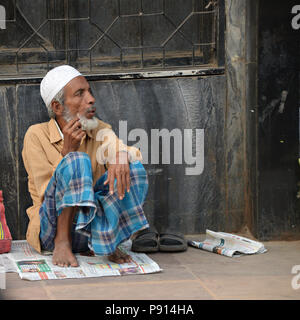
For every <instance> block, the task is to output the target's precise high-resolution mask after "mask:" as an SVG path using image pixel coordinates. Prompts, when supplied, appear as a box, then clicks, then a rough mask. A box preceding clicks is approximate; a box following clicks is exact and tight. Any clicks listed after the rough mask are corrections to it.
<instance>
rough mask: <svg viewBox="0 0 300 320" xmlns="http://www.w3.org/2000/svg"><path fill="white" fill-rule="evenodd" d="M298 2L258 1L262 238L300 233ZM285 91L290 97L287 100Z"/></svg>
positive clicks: (259, 215) (260, 212) (259, 194)
mask: <svg viewBox="0 0 300 320" xmlns="http://www.w3.org/2000/svg"><path fill="white" fill-rule="evenodd" d="M297 2H298V4H299V1H271V0H263V1H260V3H259V48H258V49H259V64H258V69H259V73H258V106H259V123H258V126H259V127H258V135H259V136H258V138H259V145H258V148H259V158H258V162H259V167H258V170H259V176H258V177H259V178H258V183H259V192H258V196H259V201H258V216H257V226H258V235H259V237H260V238H261V239H270V238H280V237H282V238H284V236H293V235H294V236H297V237H299V233H300V207H299V203H298V202H299V200H297V198H296V195H297V183H298V182H299V178H300V176H299V164H298V146H299V77H298V74H299V71H300V68H299V64H300V58H299V49H300V43H299V38H300V37H299V31H296V30H293V29H292V26H291V19H292V15H291V10H292V7H293V6H294V5H296V4H297ZM285 95H286V99H285Z"/></svg>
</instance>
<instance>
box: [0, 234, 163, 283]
mask: <svg viewBox="0 0 300 320" xmlns="http://www.w3.org/2000/svg"><path fill="white" fill-rule="evenodd" d="M120 247H121V250H123V251H124V252H126V253H128V254H129V255H130V256H131V257H132V260H133V262H131V263H123V264H117V263H113V262H111V261H109V260H108V259H107V258H106V257H104V256H82V255H80V254H76V258H77V261H78V263H79V266H78V267H68V268H67V267H65V268H63V267H59V266H56V265H54V264H53V263H52V255H49V254H48V255H41V254H39V253H38V252H37V251H36V250H34V249H33V248H32V247H31V246H30V245H29V244H28V243H27V241H26V240H16V241H12V246H11V252H10V253H7V254H2V255H1V256H0V257H1V259H0V265H1V264H2V265H3V266H4V267H5V270H6V272H18V274H19V276H20V278H21V279H24V280H47V279H68V278H91V277H104V276H121V275H129V274H145V273H155V272H160V271H162V269H160V267H159V265H158V264H157V263H156V262H154V261H153V260H152V259H150V258H149V257H148V256H147V255H146V254H144V253H135V252H132V251H130V248H131V241H130V240H129V241H127V242H124V243H123V244H122V245H121V246H120Z"/></svg>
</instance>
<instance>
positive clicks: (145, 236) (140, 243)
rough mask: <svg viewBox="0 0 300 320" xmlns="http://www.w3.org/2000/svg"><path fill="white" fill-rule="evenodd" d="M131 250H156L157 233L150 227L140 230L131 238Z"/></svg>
mask: <svg viewBox="0 0 300 320" xmlns="http://www.w3.org/2000/svg"><path fill="white" fill-rule="evenodd" d="M131 251H133V252H157V251H158V233H157V232H156V231H154V230H151V229H149V228H148V229H144V230H142V231H141V232H140V233H139V234H138V235H137V237H136V238H135V239H134V240H132V247H131Z"/></svg>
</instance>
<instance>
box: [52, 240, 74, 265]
mask: <svg viewBox="0 0 300 320" xmlns="http://www.w3.org/2000/svg"><path fill="white" fill-rule="evenodd" d="M52 262H53V264H55V265H57V266H60V267H69V266H71V267H78V262H77V259H76V258H75V256H74V254H73V253H72V249H71V245H70V243H69V242H68V241H56V242H55V248H54V251H53V258H52Z"/></svg>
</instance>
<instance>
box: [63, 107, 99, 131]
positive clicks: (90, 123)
mask: <svg viewBox="0 0 300 320" xmlns="http://www.w3.org/2000/svg"><path fill="white" fill-rule="evenodd" d="M63 117H64V119H65V120H66V121H67V122H69V121H71V120H72V119H74V118H75V117H74V116H72V115H71V113H70V110H69V109H68V108H67V107H66V106H65V107H64V115H63ZM77 117H78V118H79V122H80V123H81V129H82V130H83V131H87V130H93V129H96V128H97V127H98V119H97V118H96V117H93V118H92V119H88V118H87V117H86V116H81V115H80V114H79V113H77Z"/></svg>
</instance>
